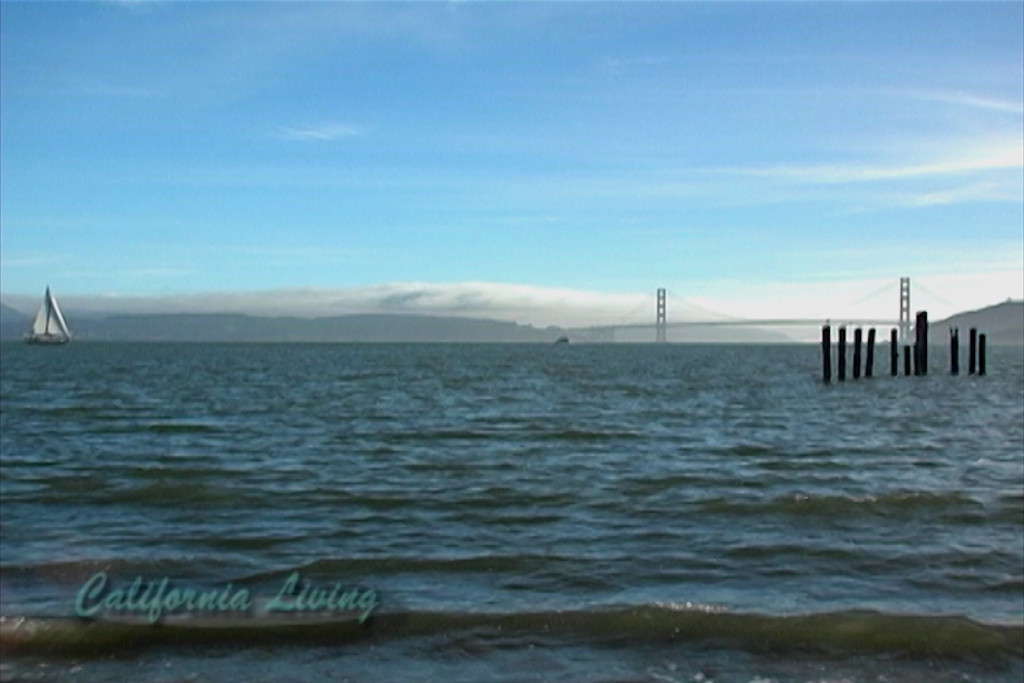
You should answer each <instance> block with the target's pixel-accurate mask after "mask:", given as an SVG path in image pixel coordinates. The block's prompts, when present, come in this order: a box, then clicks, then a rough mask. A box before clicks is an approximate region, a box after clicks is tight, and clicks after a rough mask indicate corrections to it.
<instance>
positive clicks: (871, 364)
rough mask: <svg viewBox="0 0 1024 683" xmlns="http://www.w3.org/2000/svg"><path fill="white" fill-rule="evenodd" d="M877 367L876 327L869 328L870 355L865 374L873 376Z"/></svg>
mask: <svg viewBox="0 0 1024 683" xmlns="http://www.w3.org/2000/svg"><path fill="white" fill-rule="evenodd" d="M874 368H875V328H873V327H872V328H870V329H869V330H868V357H867V363H866V364H865V366H864V376H865V377H871V374H872V372H873V371H874Z"/></svg>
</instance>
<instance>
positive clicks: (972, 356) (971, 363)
mask: <svg viewBox="0 0 1024 683" xmlns="http://www.w3.org/2000/svg"><path fill="white" fill-rule="evenodd" d="M977 363H978V328H977V327H972V328H971V337H970V341H969V345H968V350H967V374H969V375H973V374H974V372H975V369H976V368H977V367H978V365H977Z"/></svg>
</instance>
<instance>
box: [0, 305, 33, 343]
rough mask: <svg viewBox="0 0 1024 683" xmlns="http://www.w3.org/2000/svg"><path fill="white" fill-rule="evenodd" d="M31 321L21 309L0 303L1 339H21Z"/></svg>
mask: <svg viewBox="0 0 1024 683" xmlns="http://www.w3.org/2000/svg"><path fill="white" fill-rule="evenodd" d="M31 322H32V319H31V318H29V316H27V315H25V314H24V313H22V312H21V311H18V310H15V309H13V308H11V307H10V306H6V305H4V304H0V339H21V338H22V336H23V335H24V334H25V330H27V329H28V326H29V323H31Z"/></svg>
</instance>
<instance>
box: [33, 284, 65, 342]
mask: <svg viewBox="0 0 1024 683" xmlns="http://www.w3.org/2000/svg"><path fill="white" fill-rule="evenodd" d="M26 338H27V340H28V341H29V342H30V343H34V344H64V343H67V342H69V341H71V332H70V331H69V330H68V324H67V322H66V321H65V320H64V314H63V313H61V312H60V306H58V305H57V300H56V299H55V298H54V297H53V295H52V294H51V293H50V288H49V287H47V288H46V296H45V297H43V305H42V306H40V307H39V312H38V313H36V317H35V318H34V319H33V321H32V327H31V328H30V329H29V331H28V334H27V335H26Z"/></svg>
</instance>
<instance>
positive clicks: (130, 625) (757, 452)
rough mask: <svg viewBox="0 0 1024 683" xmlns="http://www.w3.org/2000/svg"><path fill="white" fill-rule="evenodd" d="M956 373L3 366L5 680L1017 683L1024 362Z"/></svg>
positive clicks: (378, 349)
mask: <svg viewBox="0 0 1024 683" xmlns="http://www.w3.org/2000/svg"><path fill="white" fill-rule="evenodd" d="M944 351H945V350H944V349H938V348H936V349H933V352H932V354H931V360H932V367H931V374H929V375H928V376H926V377H896V378H892V377H889V376H888V375H887V373H886V374H883V375H882V376H876V377H874V378H871V379H869V380H865V379H861V380H858V381H847V382H845V383H841V384H840V383H833V384H831V385H824V384H823V383H822V382H821V381H820V378H819V372H820V359H819V351H818V349H817V347H815V346H764V347H759V346H690V345H635V346H634V345H594V346H577V345H554V346H546V345H346V344H337V345H334V344H321V345H317V344H309V345H303V344H268V345H259V344H249V345H217V344H86V343H81V344H71V345H69V346H67V347H62V348H40V347H29V346H24V345H21V344H4V345H2V346H0V615H2V621H0V648H2V655H3V660H2V665H0V678H2V679H3V680H4V681H15V680H24V681H44V680H45V681H49V680H74V681H168V682H170V681H319V680H349V681H380V680H402V681H437V680H443V681H445V682H446V683H455V682H457V681H483V680H487V681H608V682H610V681H686V682H693V683H702V682H704V683H706V682H708V681H716V682H719V683H723V682H727V681H729V682H731V681H738V682H743V683H754V682H756V683H768V682H769V681H770V682H773V683H782V682H790V681H794V682H795V681H800V682H803V681H813V682H825V681H829V682H839V681H850V682H859V681H873V682H882V681H885V682H887V683H894V682H902V681H922V682H924V681H1020V680H1021V678H1022V676H1024V356H1022V353H1021V351H1020V349H1002V348H994V349H990V350H989V359H988V372H989V374H988V375H987V376H985V377H970V376H966V375H961V376H958V377H951V376H949V374H948V369H947V368H946V367H945V366H944V365H943V363H946V362H948V361H946V355H945V353H944ZM878 357H879V358H881V359H883V360H884V362H883V363H881V365H882V366H883V367H882V368H880V369H882V370H887V369H888V355H887V352H886V350H885V347H882V349H881V352H880V353H879V354H878ZM962 367H966V363H963V362H962ZM877 370H878V368H876V372H877ZM175 591H176V592H175ZM172 593H173V595H172ZM186 596H191V598H190V599H192V602H185V600H186ZM200 596H205V597H204V598H203V599H202V600H200ZM232 601H234V602H232ZM83 615H84V616H83Z"/></svg>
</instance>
